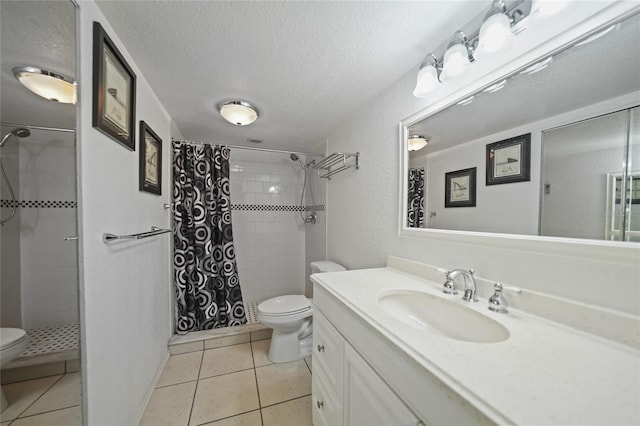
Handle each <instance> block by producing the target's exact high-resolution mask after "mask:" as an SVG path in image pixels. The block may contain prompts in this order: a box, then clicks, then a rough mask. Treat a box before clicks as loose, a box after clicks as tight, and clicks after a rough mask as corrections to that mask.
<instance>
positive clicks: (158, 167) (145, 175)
mask: <svg viewBox="0 0 640 426" xmlns="http://www.w3.org/2000/svg"><path fill="white" fill-rule="evenodd" d="M139 173H140V185H139V189H140V191H143V192H150V193H152V194H156V195H161V194H162V140H161V139H160V137H159V136H158V135H157V134H156V132H154V131H153V130H151V128H150V127H149V126H147V123H145V122H144V121H141V122H140V171H139Z"/></svg>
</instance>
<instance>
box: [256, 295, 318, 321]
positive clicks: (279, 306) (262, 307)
mask: <svg viewBox="0 0 640 426" xmlns="http://www.w3.org/2000/svg"><path fill="white" fill-rule="evenodd" d="M310 309H311V302H310V301H309V299H307V298H306V297H304V296H302V295H297V294H290V295H285V296H278V297H274V298H272V299H269V300H265V301H264V302H262V303H260V304H259V305H258V314H260V315H264V316H268V317H282V316H290V315H296V314H299V313H302V312H306V311H308V310H310Z"/></svg>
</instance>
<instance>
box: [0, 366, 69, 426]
mask: <svg viewBox="0 0 640 426" xmlns="http://www.w3.org/2000/svg"><path fill="white" fill-rule="evenodd" d="M80 387H81V386H80V373H68V374H63V375H57V376H49V377H43V378H41V379H35V380H26V381H23V382H17V383H11V384H8V385H4V386H3V389H4V392H5V395H6V397H7V399H8V400H9V403H10V404H11V405H10V406H9V407H8V408H7V409H6V410H4V411H3V412H2V413H1V414H0V422H1V425H2V426H9V425H11V426H40V425H42V426H54V425H60V426H63V425H64V426H75V425H78V426H80V425H81V424H82V410H81V408H80V403H81V397H80V392H81V390H80Z"/></svg>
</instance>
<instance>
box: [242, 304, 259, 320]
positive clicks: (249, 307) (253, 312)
mask: <svg viewBox="0 0 640 426" xmlns="http://www.w3.org/2000/svg"><path fill="white" fill-rule="evenodd" d="M244 313H245V315H246V316H247V324H255V323H257V322H258V302H244Z"/></svg>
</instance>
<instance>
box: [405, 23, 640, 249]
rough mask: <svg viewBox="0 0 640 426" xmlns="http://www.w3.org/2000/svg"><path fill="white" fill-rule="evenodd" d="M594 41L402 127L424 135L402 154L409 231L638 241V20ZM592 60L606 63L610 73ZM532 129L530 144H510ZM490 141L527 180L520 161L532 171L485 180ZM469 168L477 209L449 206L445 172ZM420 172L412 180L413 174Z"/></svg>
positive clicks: (489, 176)
mask: <svg viewBox="0 0 640 426" xmlns="http://www.w3.org/2000/svg"><path fill="white" fill-rule="evenodd" d="M598 35H599V37H594V36H591V37H589V38H586V39H584V40H581V41H580V42H579V43H576V44H575V45H574V46H573V47H571V48H568V49H566V50H565V51H563V52H560V53H556V54H555V55H554V56H553V57H549V58H544V59H543V60H542V61H540V62H539V63H538V64H535V65H534V66H531V67H529V68H527V69H525V70H524V71H522V72H520V73H516V74H514V75H512V76H510V77H509V78H507V79H506V80H505V81H500V83H499V84H496V85H493V86H491V87H489V88H486V89H485V90H483V91H480V92H478V93H475V94H472V95H474V96H468V97H466V98H465V99H464V100H463V101H461V102H460V103H458V104H456V105H453V106H451V107H449V108H447V109H445V110H443V111H440V112H438V113H436V114H434V115H431V116H429V117H427V118H425V119H423V120H421V121H419V122H417V123H414V124H412V125H410V126H409V127H408V128H407V134H411V135H413V134H420V135H424V136H427V137H429V138H430V139H429V144H428V145H427V146H426V147H424V148H422V149H420V150H417V151H412V152H409V161H408V164H409V168H410V170H407V171H406V173H405V176H407V178H409V176H411V179H410V182H411V181H413V183H414V184H413V185H411V183H410V185H409V186H411V189H412V192H411V193H410V194H408V199H407V219H406V222H405V224H406V225H407V226H408V227H426V228H432V229H447V230H464V231H480V232H492V233H508V234H525V235H544V236H561V237H570V238H589V239H600V240H603V239H611V240H627V241H638V240H639V238H638V234H637V232H638V231H640V228H638V222H640V219H639V218H638V212H637V210H636V209H638V206H637V201H636V202H634V201H633V199H634V198H633V196H632V195H631V194H632V191H633V182H634V181H633V180H632V175H633V174H634V173H637V172H638V170H640V157H638V156H639V155H640V145H639V144H640V142H638V139H639V136H638V133H639V131H640V130H638V126H639V125H638V122H639V121H640V118H639V117H638V109H631V108H632V107H635V106H638V105H639V104H640V78H638V75H640V50H638V49H637V41H638V40H639V39H640V18H639V17H638V16H637V15H636V16H633V17H631V18H629V19H627V20H625V21H624V22H620V23H618V24H616V25H613V26H608V27H606V28H604V29H603V31H601V32H600V33H599V34H598ZM597 64H607V66H606V71H605V70H603V68H602V67H601V66H598V65H597ZM603 71H605V72H603ZM494 86H495V87H494ZM470 95H471V94H470ZM568 123H576V124H575V125H573V126H572V125H568ZM560 126H562V127H560ZM528 134H530V142H529V143H527V144H520V145H517V144H516V145H513V144H511V143H509V142H508V141H509V140H512V139H517V138H518V137H519V136H522V135H528ZM502 142H503V143H504V144H501V143H502ZM493 144H495V145H493ZM488 145H490V146H496V147H499V148H503V149H502V151H501V152H498V153H497V154H499V156H500V158H501V160H500V162H501V163H505V164H506V165H508V166H509V167H508V169H509V170H511V171H510V172H509V173H514V174H515V173H520V172H522V173H523V176H524V175H525V173H524V171H525V170H524V169H525V168H526V167H527V164H526V163H528V167H529V172H530V173H529V175H528V176H526V178H525V177H523V178H518V179H493V178H495V177H499V176H493V175H492V174H491V172H492V169H491V168H490V167H491V166H493V167H495V164H496V163H494V162H492V159H493V158H494V157H493V151H491V150H488V149H487V146H488ZM527 145H529V147H528V148H529V149H530V156H529V157H527V155H526V154H527V151H525V149H526V148H527ZM489 151H491V152H489ZM495 158H497V157H495ZM474 167H475V168H477V180H476V187H475V195H476V202H475V205H472V203H466V204H461V203H454V204H453V205H454V206H451V203H449V205H450V207H447V205H446V204H447V203H446V201H447V200H448V197H450V196H451V195H452V194H447V193H446V188H447V185H446V179H445V177H446V175H447V173H451V172H457V171H462V170H466V169H471V168H474ZM488 167H489V168H490V169H489V173H487V168H488ZM422 169H423V170H424V174H423V175H424V179H423V181H422V183H420V182H419V181H416V180H415V179H416V176H417V175H420V170H422ZM498 174H499V173H498ZM607 176H615V177H617V178H619V180H616V182H620V183H619V184H618V186H620V187H621V188H620V191H621V193H623V194H625V196H622V197H619V198H618V200H619V201H617V202H616V201H615V199H614V198H615V196H614V195H612V194H613V193H614V192H615V186H614V187H611V188H609V186H610V184H609V183H608V180H607V179H608V178H607ZM614 179H615V178H614ZM409 186H408V187H409ZM420 187H422V188H423V190H422V192H420V190H419V189H420ZM472 189H473V188H472ZM608 189H609V190H608ZM545 191H546V193H545ZM420 200H422V202H420ZM612 200H613V201H612ZM634 203H636V204H634ZM609 204H610V205H609ZM421 218H422V220H421ZM634 226H635V228H634Z"/></svg>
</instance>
